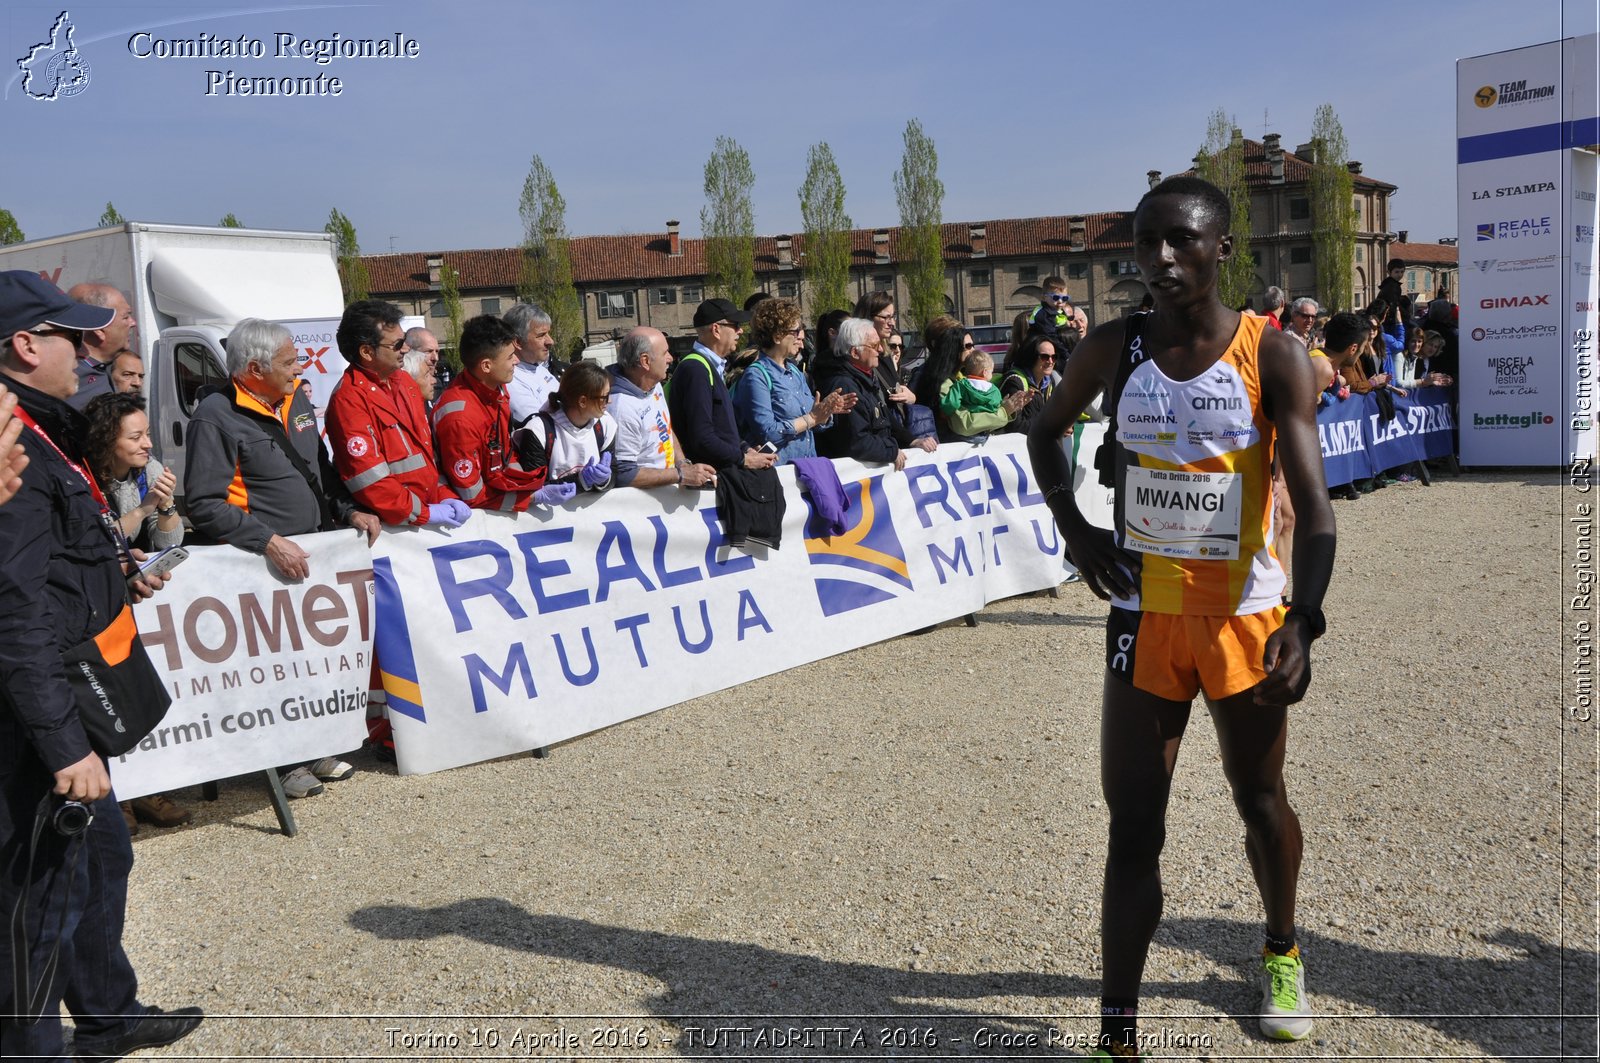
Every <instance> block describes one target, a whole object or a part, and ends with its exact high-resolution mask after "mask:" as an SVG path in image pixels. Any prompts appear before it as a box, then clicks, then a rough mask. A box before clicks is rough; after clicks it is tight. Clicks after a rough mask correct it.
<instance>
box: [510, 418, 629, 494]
mask: <svg viewBox="0 0 1600 1063" xmlns="http://www.w3.org/2000/svg"><path fill="white" fill-rule="evenodd" d="M550 420H551V423H552V425H553V427H554V428H555V431H554V433H552V434H553V436H554V438H553V439H546V438H545V431H544V418H542V417H535V418H533V419H532V420H530V421H529V422H528V423H527V425H526V426H525V427H526V429H527V430H528V431H530V432H532V433H533V435H534V438H535V439H537V440H539V442H540V443H542V444H544V452H545V455H546V457H547V458H548V460H549V465H550V474H549V477H548V479H547V481H546V482H548V483H557V482H559V481H561V480H565V479H567V478H568V477H571V476H573V475H575V474H576V473H577V471H578V470H579V469H581V468H583V467H584V466H585V465H587V464H588V463H589V462H590V461H593V460H596V459H598V458H599V457H600V454H601V452H602V450H610V449H611V447H612V446H613V445H614V444H615V443H616V441H617V422H616V421H614V420H612V419H611V415H610V414H609V413H602V414H601V415H600V434H601V438H600V439H599V440H596V439H595V431H594V422H593V421H590V422H589V423H588V424H586V425H584V426H583V427H581V428H580V427H578V426H577V425H575V424H573V423H572V422H571V421H569V420H567V411H565V410H563V409H562V408H561V407H560V405H559V404H558V405H557V406H556V408H555V409H554V410H553V411H551V413H550Z"/></svg>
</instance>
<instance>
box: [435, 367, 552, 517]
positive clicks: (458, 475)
mask: <svg viewBox="0 0 1600 1063" xmlns="http://www.w3.org/2000/svg"><path fill="white" fill-rule="evenodd" d="M433 431H434V435H435V437H436V438H437V439H438V440H439V465H440V466H441V468H442V471H443V472H444V475H445V480H446V481H447V482H448V483H449V484H450V486H451V487H454V488H455V490H456V494H458V495H460V496H461V498H462V499H463V500H464V501H465V502H466V503H467V505H469V506H471V507H472V508H473V509H498V510H503V511H504V512H507V513H521V512H522V511H523V510H525V509H527V508H528V502H529V500H530V499H531V498H532V497H533V492H535V491H537V490H538V489H539V488H541V487H543V486H544V482H545V473H546V472H547V470H546V469H544V468H538V469H524V468H523V467H522V463H521V461H520V460H518V458H517V452H516V449H515V448H513V447H512V446H511V399H510V398H509V397H508V396H507V394H506V390H505V388H496V389H495V390H493V391H491V390H490V389H489V388H488V387H486V386H484V385H483V384H481V383H479V382H478V381H477V380H474V379H473V378H472V376H471V374H468V373H462V374H461V375H460V376H458V377H456V378H455V379H454V380H452V381H451V382H450V386H449V387H447V388H445V389H444V393H443V394H442V395H440V396H439V401H438V403H437V404H436V405H435V406H434V408H433Z"/></svg>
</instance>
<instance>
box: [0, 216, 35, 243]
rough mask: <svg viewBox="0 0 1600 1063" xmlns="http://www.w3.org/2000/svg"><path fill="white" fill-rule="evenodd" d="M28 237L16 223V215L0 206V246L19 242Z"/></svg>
mask: <svg viewBox="0 0 1600 1063" xmlns="http://www.w3.org/2000/svg"><path fill="white" fill-rule="evenodd" d="M27 238H28V236H27V234H26V233H24V232H23V231H22V227H21V226H19V225H18V224H17V219H16V217H15V216H14V215H13V214H12V213H11V212H10V211H9V210H6V209H5V208H3V207H0V247H4V246H5V245H6V244H20V243H22V241H24V240H26V239H27Z"/></svg>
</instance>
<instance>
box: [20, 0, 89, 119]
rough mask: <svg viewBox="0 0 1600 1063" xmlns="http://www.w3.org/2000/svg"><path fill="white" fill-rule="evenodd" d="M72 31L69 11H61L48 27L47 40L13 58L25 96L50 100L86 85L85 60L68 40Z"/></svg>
mask: <svg viewBox="0 0 1600 1063" xmlns="http://www.w3.org/2000/svg"><path fill="white" fill-rule="evenodd" d="M76 31H77V27H76V26H74V25H73V24H72V16H71V14H70V13H68V12H66V11H63V12H61V14H59V15H57V16H56V21H55V24H54V25H53V26H51V27H50V37H49V39H48V40H46V41H44V42H42V43H40V44H36V45H34V46H33V47H32V48H29V49H28V52H27V54H26V55H24V56H22V58H20V59H18V60H17V66H18V68H20V69H21V70H22V91H23V92H24V93H26V94H27V96H28V98H29V99H32V100H43V101H44V102H45V103H54V102H55V101H56V100H61V99H65V98H66V97H68V96H76V95H77V94H78V93H80V92H82V91H83V90H84V89H86V88H88V87H89V63H88V61H87V60H86V59H84V58H83V54H82V53H81V52H79V51H78V46H77V45H76V44H74V43H73V42H72V35H73V34H74V33H75V32H76Z"/></svg>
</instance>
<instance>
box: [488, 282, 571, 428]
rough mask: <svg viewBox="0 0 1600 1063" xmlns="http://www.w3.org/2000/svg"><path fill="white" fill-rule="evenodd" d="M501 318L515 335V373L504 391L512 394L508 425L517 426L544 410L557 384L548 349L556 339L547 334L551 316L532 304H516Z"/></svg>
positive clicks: (558, 383) (554, 343) (558, 382)
mask: <svg viewBox="0 0 1600 1063" xmlns="http://www.w3.org/2000/svg"><path fill="white" fill-rule="evenodd" d="M500 320H501V321H504V322H505V323H506V324H507V325H508V326H510V328H511V335H512V336H514V337H516V338H515V340H514V341H513V342H514V343H515V344H516V353H517V364H516V373H515V375H514V376H512V378H511V383H510V384H507V385H506V391H507V392H508V393H510V395H511V427H512V428H517V427H519V426H520V425H522V424H524V423H525V422H526V421H527V420H528V419H529V418H530V417H532V416H533V415H534V414H536V413H538V412H539V411H540V410H542V409H544V408H545V406H546V404H548V403H549V401H550V396H551V395H553V394H555V390H556V388H557V387H559V386H560V383H561V382H560V381H559V380H557V379H556V375H555V374H554V373H552V372H550V349H551V348H552V347H554V346H555V345H556V341H555V337H553V336H552V335H551V334H550V327H551V321H550V315H549V314H547V313H545V312H544V311H543V310H541V309H539V308H538V307H537V306H534V305H533V304H532V303H518V304H517V305H516V306H513V307H512V308H511V309H510V310H507V311H506V312H505V314H504V315H503V316H502V317H501V318H500Z"/></svg>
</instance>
